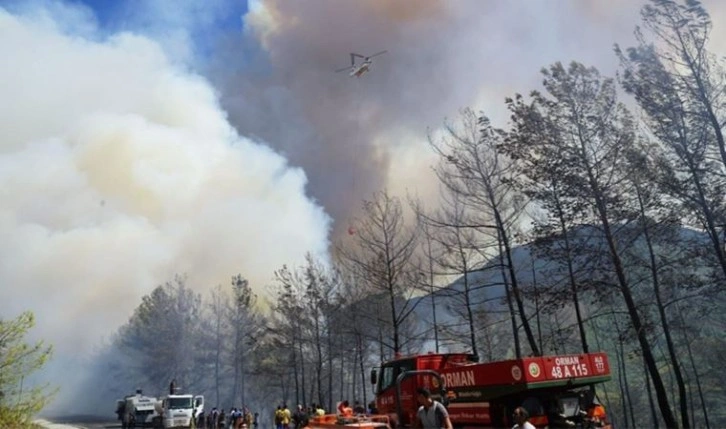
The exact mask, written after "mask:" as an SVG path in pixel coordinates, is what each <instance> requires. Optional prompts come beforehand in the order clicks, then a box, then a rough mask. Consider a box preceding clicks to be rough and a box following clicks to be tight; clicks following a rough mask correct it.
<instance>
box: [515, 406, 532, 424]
mask: <svg viewBox="0 0 726 429" xmlns="http://www.w3.org/2000/svg"><path fill="white" fill-rule="evenodd" d="M512 417H513V418H514V423H515V425H514V426H512V429H536V428H535V427H534V425H533V424H532V423H530V422H528V421H527V419H529V413H528V412H527V410H525V409H524V408H522V407H517V408H515V409H514V414H512Z"/></svg>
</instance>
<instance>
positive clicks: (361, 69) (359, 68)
mask: <svg viewBox="0 0 726 429" xmlns="http://www.w3.org/2000/svg"><path fill="white" fill-rule="evenodd" d="M386 52H388V51H381V52H376V53H375V54H373V55H369V56H367V57H366V56H365V55H361V54H356V53H353V52H351V53H350V66H349V67H345V68H342V69H338V70H336V71H335V72H336V73H338V72H342V71H347V70H350V76H351V77H361V76H363V74H364V73H365V72H367V71H370V68H371V64H373V61H371V58H373V57H377V56H378V55H383V54H385V53H386ZM356 58H363V62H361V63H359V64H356V63H355V59H356Z"/></svg>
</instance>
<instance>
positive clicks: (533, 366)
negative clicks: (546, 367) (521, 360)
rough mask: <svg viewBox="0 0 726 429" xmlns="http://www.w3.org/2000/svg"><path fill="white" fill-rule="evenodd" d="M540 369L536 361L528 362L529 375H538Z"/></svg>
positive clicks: (534, 376)
mask: <svg viewBox="0 0 726 429" xmlns="http://www.w3.org/2000/svg"><path fill="white" fill-rule="evenodd" d="M539 374H540V370H539V365H537V363H536V362H532V363H530V364H529V375H531V376H532V377H533V378H537V377H539Z"/></svg>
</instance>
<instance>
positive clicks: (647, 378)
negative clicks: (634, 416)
mask: <svg viewBox="0 0 726 429" xmlns="http://www.w3.org/2000/svg"><path fill="white" fill-rule="evenodd" d="M643 375H644V376H645V389H646V391H647V393H648V406H649V407H650V419H651V422H650V423H651V424H652V425H653V429H658V415H657V414H656V411H655V403H654V402H653V392H652V391H651V389H650V374H649V373H648V366H647V365H646V364H645V361H643Z"/></svg>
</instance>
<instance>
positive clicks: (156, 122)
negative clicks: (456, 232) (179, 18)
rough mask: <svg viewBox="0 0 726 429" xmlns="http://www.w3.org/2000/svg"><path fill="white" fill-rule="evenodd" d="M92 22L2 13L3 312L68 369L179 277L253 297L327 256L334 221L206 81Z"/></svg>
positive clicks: (140, 40) (295, 171)
mask: <svg viewBox="0 0 726 429" xmlns="http://www.w3.org/2000/svg"><path fill="white" fill-rule="evenodd" d="M59 11H62V12H64V13H61V15H63V20H61V21H56V20H55V19H54V17H57V16H58V14H59ZM74 22H75V23H83V24H84V25H81V26H77V25H74V24H73V23H74ZM93 27H94V24H93V22H92V20H91V21H90V22H89V21H88V20H87V17H86V16H85V15H84V14H83V13H75V12H74V10H73V9H63V8H59V9H56V10H55V11H52V12H49V11H48V10H45V9H44V10H34V11H32V12H27V13H24V14H11V13H9V12H8V11H7V10H3V9H0V52H1V53H2V56H3V63H4V65H3V67H0V82H2V84H0V100H2V103H0V201H1V203H0V285H1V286H0V302H1V303H2V310H0V316H1V317H3V318H11V317H15V316H16V315H17V314H19V313H20V312H21V311H23V310H32V311H34V312H35V314H36V315H37V321H38V326H37V328H36V329H35V331H34V333H33V336H34V337H36V338H44V339H46V340H48V341H49V342H50V343H53V344H54V345H55V348H56V355H57V360H56V361H57V362H64V365H65V363H68V362H72V361H73V359H75V358H76V357H83V356H87V354H88V353H89V352H90V351H92V350H93V348H94V347H95V346H96V345H97V344H98V343H99V340H100V339H101V338H102V337H103V336H108V335H110V334H112V332H113V331H114V330H115V329H116V328H117V327H118V326H120V325H121V324H122V323H123V322H125V321H126V320H127V319H128V317H129V316H130V315H131V313H132V311H133V309H134V308H135V307H136V306H137V305H138V304H139V303H140V298H141V296H142V295H144V294H146V293H148V292H150V291H151V290H152V289H153V288H154V287H155V286H156V285H159V284H161V283H163V282H165V281H167V280H171V279H172V278H173V276H174V274H175V273H187V274H188V275H189V284H190V285H191V286H192V287H195V288H197V289H198V290H199V291H202V290H204V289H206V288H211V287H213V286H215V285H217V284H225V285H226V284H228V282H229V281H230V278H231V276H232V275H234V274H237V273H241V274H242V275H243V276H244V277H246V278H248V279H249V280H250V282H251V284H252V286H253V288H256V290H257V291H258V292H259V291H261V290H262V288H263V287H264V286H265V285H267V284H269V281H270V280H271V278H272V273H273V271H274V270H275V269H278V268H280V267H281V266H282V264H285V263H291V264H296V263H299V262H302V260H303V257H304V254H305V253H306V252H312V253H313V254H317V255H325V254H326V252H327V246H328V241H327V234H328V229H329V226H330V225H329V224H330V220H329V218H328V216H327V215H326V214H325V212H324V210H323V209H322V208H321V207H320V206H319V205H317V204H316V203H315V201H313V200H312V199H311V198H309V197H308V196H307V195H306V176H305V174H304V172H303V171H302V170H301V169H299V168H291V167H290V166H289V165H288V163H287V161H286V160H285V159H284V158H283V157H282V156H280V155H278V154H276V153H275V152H274V151H273V150H271V149H270V148H269V147H267V146H265V145H263V144H259V143H254V142H252V141H250V140H248V139H246V138H244V137H241V136H239V135H238V134H237V132H236V131H235V130H234V128H233V127H231V126H230V124H229V123H228V122H227V118H226V114H225V112H224V111H223V110H222V109H221V108H220V106H219V104H218V100H217V95H216V93H215V91H214V90H213V88H212V87H211V86H210V84H208V83H207V82H206V81H205V79H204V78H202V77H200V76H198V75H195V74H193V73H190V72H188V71H185V70H183V69H181V68H179V67H177V66H174V65H173V64H172V63H171V62H170V61H169V60H168V59H167V57H166V56H165V54H164V52H163V51H162V50H161V48H160V47H159V46H158V45H157V44H156V43H155V42H153V41H152V40H149V39H147V38H145V37H141V36H136V35H133V34H130V33H121V34H116V35H113V36H111V37H109V38H102V37H101V36H99V35H97V34H96V33H94V28H93ZM68 29H72V30H69V31H66V30H68ZM78 29H82V30H83V31H82V32H80V33H79V32H78V31H77V30H78ZM59 369H62V370H63V371H65V372H66V373H67V372H69V371H70V372H73V371H74V370H77V368H71V367H63V368H59ZM54 382H56V383H57V381H55V380H54Z"/></svg>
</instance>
